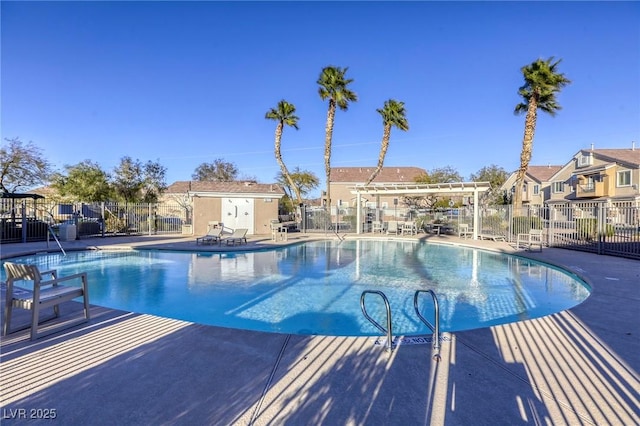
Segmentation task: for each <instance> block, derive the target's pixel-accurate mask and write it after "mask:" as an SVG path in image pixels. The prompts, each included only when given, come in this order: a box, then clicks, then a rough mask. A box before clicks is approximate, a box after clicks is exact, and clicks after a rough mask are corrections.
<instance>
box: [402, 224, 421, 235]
mask: <svg viewBox="0 0 640 426" xmlns="http://www.w3.org/2000/svg"><path fill="white" fill-rule="evenodd" d="M401 232H402V235H404V234H409V235H413V234H417V233H418V230H417V228H416V223H415V221H409V222H404V223H403V224H402V230H401Z"/></svg>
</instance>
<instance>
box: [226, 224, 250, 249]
mask: <svg viewBox="0 0 640 426" xmlns="http://www.w3.org/2000/svg"><path fill="white" fill-rule="evenodd" d="M247 232H249V230H248V229H246V228H238V229H236V230H235V231H233V234H231V235H229V236H228V237H226V238H224V240H223V241H225V242H226V243H227V245H228V246H235V245H236V244H242V243H245V244H247Z"/></svg>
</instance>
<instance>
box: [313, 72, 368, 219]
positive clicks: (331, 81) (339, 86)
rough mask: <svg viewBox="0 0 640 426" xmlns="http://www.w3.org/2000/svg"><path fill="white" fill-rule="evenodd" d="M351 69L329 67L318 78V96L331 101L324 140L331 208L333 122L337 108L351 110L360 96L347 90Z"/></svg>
mask: <svg viewBox="0 0 640 426" xmlns="http://www.w3.org/2000/svg"><path fill="white" fill-rule="evenodd" d="M348 69H349V68H348V67H346V68H340V67H333V66H328V67H324V68H323V69H322V72H321V73H320V77H319V78H318V84H319V85H320V88H319V89H318V94H319V95H320V98H321V99H322V100H323V101H324V100H325V99H329V110H328V111H327V124H326V126H325V138H324V168H325V172H326V175H327V196H326V199H327V206H328V207H329V208H331V192H330V188H329V182H331V138H332V137H333V122H334V119H335V115H336V106H337V107H338V108H340V109H341V110H343V111H346V110H347V109H348V108H349V102H356V101H357V100H358V96H357V95H356V94H355V92H352V91H351V90H349V89H348V88H347V86H348V85H349V83H351V82H353V79H348V78H345V74H346V73H347V70H348Z"/></svg>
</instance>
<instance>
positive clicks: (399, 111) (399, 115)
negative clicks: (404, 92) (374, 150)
mask: <svg viewBox="0 0 640 426" xmlns="http://www.w3.org/2000/svg"><path fill="white" fill-rule="evenodd" d="M376 111H378V113H379V114H380V115H381V116H382V125H383V126H384V127H383V130H382V145H381V146H380V155H379V156H378V167H376V169H375V170H374V171H373V173H371V176H370V177H369V179H368V180H367V182H366V183H365V185H369V184H370V183H371V181H373V180H374V179H375V178H376V176H378V173H380V170H382V165H383V164H384V157H385V156H386V155H387V149H389V138H390V137H391V127H393V126H396V127H397V128H398V129H400V130H402V131H407V130H409V122H408V121H407V117H406V116H405V114H406V112H405V110H404V102H400V101H396V100H395V99H389V100H388V101H385V103H384V107H383V108H382V109H377V110H376Z"/></svg>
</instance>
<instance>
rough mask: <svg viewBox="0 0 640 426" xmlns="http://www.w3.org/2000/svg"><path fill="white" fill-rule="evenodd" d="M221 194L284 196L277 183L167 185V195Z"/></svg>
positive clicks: (206, 182) (187, 183) (189, 183)
mask: <svg viewBox="0 0 640 426" xmlns="http://www.w3.org/2000/svg"><path fill="white" fill-rule="evenodd" d="M189 191H191V192H221V193H229V192H235V193H241V194H248V193H251V194H263V193H268V194H284V190H283V189H282V187H281V186H280V185H279V184H277V183H256V182H250V181H232V182H209V181H197V180H191V181H177V182H174V183H172V184H171V185H169V188H167V191H166V193H167V194H184V193H186V192H189Z"/></svg>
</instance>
